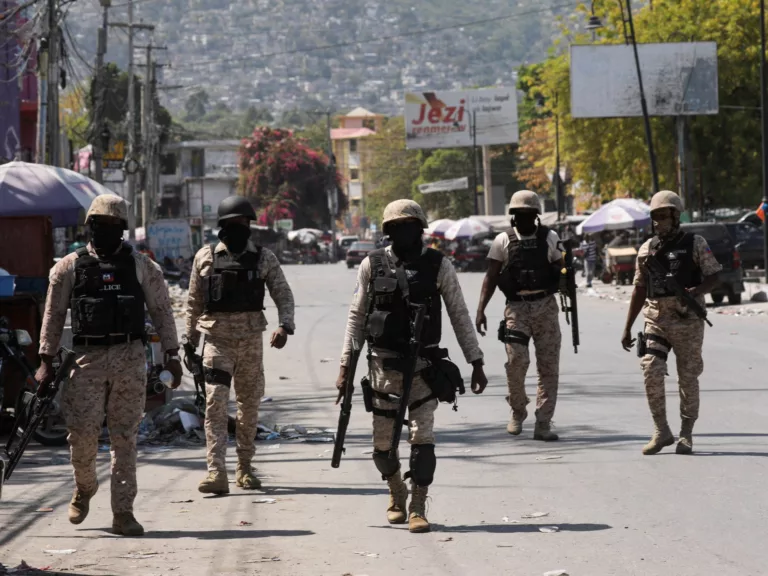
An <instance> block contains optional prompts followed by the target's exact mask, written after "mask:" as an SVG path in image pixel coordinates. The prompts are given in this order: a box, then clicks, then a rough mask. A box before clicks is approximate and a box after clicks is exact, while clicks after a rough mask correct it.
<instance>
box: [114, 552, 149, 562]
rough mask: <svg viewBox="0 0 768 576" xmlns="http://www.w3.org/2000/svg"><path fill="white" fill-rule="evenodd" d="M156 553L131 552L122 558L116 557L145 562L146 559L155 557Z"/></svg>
mask: <svg viewBox="0 0 768 576" xmlns="http://www.w3.org/2000/svg"><path fill="white" fill-rule="evenodd" d="M157 555H158V552H131V553H129V554H125V555H124V556H118V558H128V559H129V560H146V559H147V558H152V557H153V556H157Z"/></svg>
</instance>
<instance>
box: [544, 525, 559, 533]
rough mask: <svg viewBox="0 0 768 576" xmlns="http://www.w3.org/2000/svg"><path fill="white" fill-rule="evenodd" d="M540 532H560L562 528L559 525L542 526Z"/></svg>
mask: <svg viewBox="0 0 768 576" xmlns="http://www.w3.org/2000/svg"><path fill="white" fill-rule="evenodd" d="M539 532H544V534H554V533H555V532H560V528H558V527H557V526H541V527H540V528H539Z"/></svg>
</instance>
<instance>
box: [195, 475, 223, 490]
mask: <svg viewBox="0 0 768 576" xmlns="http://www.w3.org/2000/svg"><path fill="white" fill-rule="evenodd" d="M197 489H198V490H199V491H200V492H202V493H203V494H229V480H228V479H227V473H226V472H219V471H214V472H208V476H206V477H205V480H203V481H202V482H200V484H198V486H197Z"/></svg>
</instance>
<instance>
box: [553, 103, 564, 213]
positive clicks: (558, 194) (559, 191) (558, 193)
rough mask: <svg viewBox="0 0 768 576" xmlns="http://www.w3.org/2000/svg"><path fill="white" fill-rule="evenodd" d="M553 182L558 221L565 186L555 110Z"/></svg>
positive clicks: (558, 122)
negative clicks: (562, 176)
mask: <svg viewBox="0 0 768 576" xmlns="http://www.w3.org/2000/svg"><path fill="white" fill-rule="evenodd" d="M555 108H557V95H555ZM552 182H553V183H554V184H555V199H556V201H557V221H558V222H560V220H561V218H562V214H563V212H565V210H564V209H563V208H564V206H563V204H564V200H565V198H564V194H563V186H562V183H561V181H560V114H559V113H558V112H557V110H556V111H555V174H554V177H553V178H552Z"/></svg>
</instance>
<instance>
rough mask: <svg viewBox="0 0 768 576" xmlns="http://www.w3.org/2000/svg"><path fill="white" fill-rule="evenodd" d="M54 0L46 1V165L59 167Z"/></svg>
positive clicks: (56, 25)
mask: <svg viewBox="0 0 768 576" xmlns="http://www.w3.org/2000/svg"><path fill="white" fill-rule="evenodd" d="M57 12H58V7H57V6H56V0H48V78H47V79H48V110H47V111H48V146H49V148H48V150H49V157H48V164H50V165H51V166H59V48H60V46H59V42H60V41H61V40H60V38H59V22H58V13H57Z"/></svg>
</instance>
